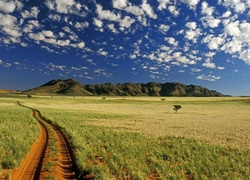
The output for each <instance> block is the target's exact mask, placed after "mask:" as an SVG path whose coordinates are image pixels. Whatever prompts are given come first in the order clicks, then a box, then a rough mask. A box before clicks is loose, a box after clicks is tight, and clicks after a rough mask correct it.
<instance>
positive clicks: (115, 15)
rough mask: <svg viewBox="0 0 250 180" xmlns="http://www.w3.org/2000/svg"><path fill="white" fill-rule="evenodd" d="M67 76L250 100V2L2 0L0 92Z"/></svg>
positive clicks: (37, 84)
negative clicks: (183, 87) (194, 88)
mask: <svg viewBox="0 0 250 180" xmlns="http://www.w3.org/2000/svg"><path fill="white" fill-rule="evenodd" d="M67 78H74V79H75V80H77V81H79V82H80V83H83V84H98V83H125V82H131V83H147V82H161V83H165V82H180V83H184V84H187V85H189V84H195V85H200V86H204V87H207V88H208V89H212V90H216V91H219V92H221V93H223V94H228V95H237V96H238V95H250V80H249V79H250V1H249V0H218V1H208V0H207V1H203V0H1V1H0V89H15V90H26V89H29V88H34V87H37V86H40V85H42V84H44V83H46V82H48V81H50V80H52V79H67Z"/></svg>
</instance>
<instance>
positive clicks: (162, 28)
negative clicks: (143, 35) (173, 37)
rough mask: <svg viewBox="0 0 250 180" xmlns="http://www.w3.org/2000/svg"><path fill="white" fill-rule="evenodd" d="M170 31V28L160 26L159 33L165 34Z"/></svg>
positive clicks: (163, 25)
mask: <svg viewBox="0 0 250 180" xmlns="http://www.w3.org/2000/svg"><path fill="white" fill-rule="evenodd" d="M169 29H170V26H168V25H165V24H160V26H159V30H160V32H161V33H163V34H165V33H166V32H167V31H168V30H169Z"/></svg>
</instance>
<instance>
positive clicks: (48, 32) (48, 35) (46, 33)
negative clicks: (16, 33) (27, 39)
mask: <svg viewBox="0 0 250 180" xmlns="http://www.w3.org/2000/svg"><path fill="white" fill-rule="evenodd" d="M42 33H43V35H44V36H46V37H53V38H55V35H54V33H53V32H52V31H42Z"/></svg>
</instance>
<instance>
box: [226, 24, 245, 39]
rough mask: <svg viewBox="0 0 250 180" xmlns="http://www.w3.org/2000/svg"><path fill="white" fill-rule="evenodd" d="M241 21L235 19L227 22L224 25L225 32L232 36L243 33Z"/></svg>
mask: <svg viewBox="0 0 250 180" xmlns="http://www.w3.org/2000/svg"><path fill="white" fill-rule="evenodd" d="M239 23H240V22H239V21H235V22H230V23H228V24H226V25H225V27H224V32H225V33H226V34H228V35H230V36H239V35H240V34H241V32H240V29H239Z"/></svg>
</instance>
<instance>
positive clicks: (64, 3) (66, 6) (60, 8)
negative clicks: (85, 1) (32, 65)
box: [55, 0, 75, 14]
mask: <svg viewBox="0 0 250 180" xmlns="http://www.w3.org/2000/svg"><path fill="white" fill-rule="evenodd" d="M55 3H56V9H57V12H59V13H65V14H67V13H69V12H71V11H72V7H73V5H75V1H74V0H55Z"/></svg>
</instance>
